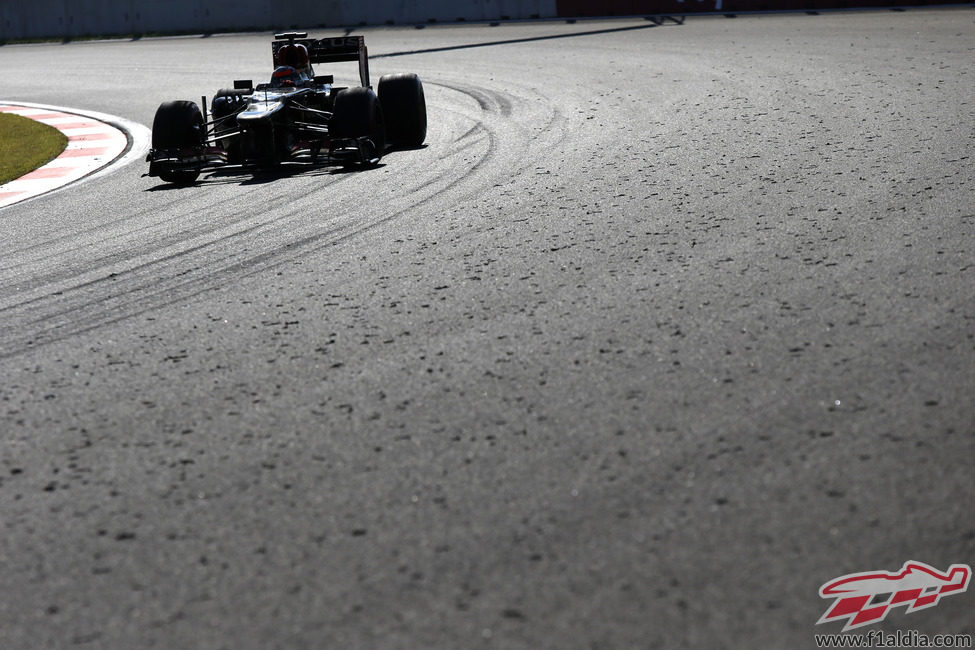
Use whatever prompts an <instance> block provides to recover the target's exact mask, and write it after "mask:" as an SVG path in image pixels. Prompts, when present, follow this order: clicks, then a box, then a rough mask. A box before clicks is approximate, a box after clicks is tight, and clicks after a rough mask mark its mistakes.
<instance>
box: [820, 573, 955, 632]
mask: <svg viewBox="0 0 975 650" xmlns="http://www.w3.org/2000/svg"><path fill="white" fill-rule="evenodd" d="M971 577H972V568H971V567H970V566H968V565H967V564H952V565H951V566H950V567H948V571H946V572H945V573H942V572H941V571H938V570H937V569H935V568H933V567H930V566H928V565H927V564H924V563H923V562H905V563H904V567H903V568H902V569H901V570H900V571H899V572H897V573H888V572H887V571H868V572H866V573H851V574H849V575H845V576H841V577H839V578H836V579H834V580H830V581H829V582H827V583H826V584H824V585H823V586H822V587H820V588H819V596H820V597H821V598H835V599H836V602H834V603H833V605H832V607H830V608H829V609H827V610H826V613H825V614H823V616H822V618H820V619H819V620H818V621H817V622H816V625H819V624H820V623H826V622H829V621H839V620H842V619H844V618H845V619H848V620H847V621H846V625H845V626H844V627H843V632H846V631H847V630H852V629H854V628H858V627H862V626H864V625H870V624H871V623H879V622H880V621H882V620H884V618H886V617H887V612H889V611H890V610H891V608H893V607H898V606H900V605H906V606H907V612H908V613H911V612H916V611H918V610H919V609H927V608H928V607H934V606H935V605H937V604H938V602H939V601H940V600H941V597H942V596H950V595H952V594H960V593H962V592H964V591H966V590H967V589H968V582H969V580H971Z"/></svg>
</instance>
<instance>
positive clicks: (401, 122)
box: [379, 72, 427, 147]
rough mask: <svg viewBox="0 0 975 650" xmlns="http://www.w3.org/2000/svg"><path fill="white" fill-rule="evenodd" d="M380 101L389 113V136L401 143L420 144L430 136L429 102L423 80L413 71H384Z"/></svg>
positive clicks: (407, 144) (391, 139)
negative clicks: (421, 81)
mask: <svg viewBox="0 0 975 650" xmlns="http://www.w3.org/2000/svg"><path fill="white" fill-rule="evenodd" d="M379 101H380V103H381V104H382V107H383V115H385V117H386V137H387V138H388V139H389V141H390V142H391V143H392V144H394V145H396V146H398V147H419V146H420V145H422V144H423V141H424V140H426V137H427V102H426V99H425V97H424V96H423V84H422V83H420V78H419V77H418V76H416V75H415V74H413V73H412V72H403V73H400V74H388V75H384V76H383V77H382V78H380V80H379Z"/></svg>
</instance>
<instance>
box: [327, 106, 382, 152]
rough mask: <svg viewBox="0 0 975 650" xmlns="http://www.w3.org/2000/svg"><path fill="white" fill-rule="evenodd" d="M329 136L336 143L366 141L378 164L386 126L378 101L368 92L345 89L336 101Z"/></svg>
mask: <svg viewBox="0 0 975 650" xmlns="http://www.w3.org/2000/svg"><path fill="white" fill-rule="evenodd" d="M328 130H329V135H330V136H331V138H332V139H333V140H335V139H346V138H349V139H358V138H362V137H366V138H369V139H370V140H371V141H372V143H373V146H374V147H375V149H376V151H375V152H374V153H375V155H374V156H371V158H372V159H373V160H375V161H378V160H379V159H380V158H382V155H383V151H384V150H385V149H386V125H385V122H384V120H383V109H382V106H381V105H380V104H379V98H378V97H377V96H376V93H374V92H373V91H372V89H370V88H348V89H346V90H343V91H342V92H340V93H339V94H338V95H336V97H335V106H334V108H333V113H332V119H331V121H330V122H329V128H328Z"/></svg>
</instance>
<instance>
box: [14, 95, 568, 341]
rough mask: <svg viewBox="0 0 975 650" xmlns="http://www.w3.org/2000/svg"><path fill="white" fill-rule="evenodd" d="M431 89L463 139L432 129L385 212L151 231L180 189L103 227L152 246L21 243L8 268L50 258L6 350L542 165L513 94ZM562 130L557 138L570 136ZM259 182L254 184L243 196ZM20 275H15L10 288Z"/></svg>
mask: <svg viewBox="0 0 975 650" xmlns="http://www.w3.org/2000/svg"><path fill="white" fill-rule="evenodd" d="M428 85H429V86H430V90H431V93H430V94H432V95H435V94H437V92H438V90H439V91H441V94H443V95H445V99H444V104H443V105H435V106H433V108H434V110H435V111H437V112H440V113H441V114H442V115H443V117H444V119H445V122H449V123H450V125H451V130H452V133H454V134H459V135H452V134H451V133H444V134H442V136H441V137H440V138H439V139H438V138H436V137H435V135H436V134H435V133H434V137H433V138H432V142H431V144H430V145H428V146H429V153H430V154H431V155H434V156H436V158H435V160H432V161H431V163H430V165H429V167H427V168H425V170H424V174H421V175H419V177H418V178H415V180H411V182H408V183H407V184H405V185H404V184H403V183H399V184H397V182H396V181H393V183H391V184H390V185H389V187H390V188H393V187H395V190H393V191H395V192H399V193H398V194H393V195H390V196H388V197H385V198H386V199H387V200H386V201H385V202H384V203H383V207H382V208H376V209H375V210H374V211H373V213H372V214H371V215H370V214H366V215H364V214H363V213H362V212H361V211H360V210H358V206H356V205H350V206H348V207H346V208H344V211H339V212H337V213H336V214H332V215H329V219H328V221H327V222H325V223H321V222H319V221H317V220H316V219H313V218H312V217H311V215H313V214H317V213H320V211H321V203H320V202H321V197H320V196H317V195H316V194H315V193H313V194H311V195H310V196H305V197H302V198H299V199H297V200H294V201H290V202H289V203H288V206H287V208H286V209H283V210H280V211H277V212H270V213H264V212H262V213H259V214H254V213H249V214H247V215H245V216H244V217H242V218H239V219H233V218H231V216H232V215H231V214H229V213H228V214H225V215H222V218H221V225H220V227H218V228H213V227H211V226H210V225H209V222H207V224H208V225H205V226H200V227H196V228H194V229H192V230H191V231H189V232H183V233H181V234H180V235H179V236H178V237H173V236H172V235H167V236H165V237H161V238H160V237H156V238H154V233H164V232H167V228H169V225H167V222H170V221H171V222H174V223H175V222H176V221H178V220H179V219H180V216H179V215H181V214H182V213H183V212H185V208H184V207H183V205H182V201H181V200H180V198H179V197H178V195H179V194H181V193H180V192H179V191H175V194H176V195H177V196H175V197H174V199H173V200H172V201H169V200H166V201H165V202H164V205H165V206H166V207H165V212H166V213H171V214H175V215H177V216H173V217H170V218H169V219H168V220H167V221H164V222H152V221H151V220H149V221H148V222H149V223H150V225H145V224H146V223H147V220H146V219H145V218H143V219H138V218H133V217H134V216H135V215H130V216H129V217H126V218H122V219H119V220H114V221H112V222H110V223H107V224H103V225H102V226H100V227H99V230H100V231H103V232H104V234H105V236H106V238H107V237H111V238H113V239H115V240H117V241H122V242H125V241H135V242H138V241H142V242H148V247H146V244H145V243H143V244H142V247H141V248H138V247H136V250H137V252H135V253H133V254H131V255H129V256H127V257H126V258H124V259H119V257H118V256H117V255H116V254H114V253H112V252H111V251H109V250H107V249H102V250H101V251H100V252H99V253H98V254H96V255H95V256H93V257H94V259H87V260H85V259H84V249H83V243H82V241H81V240H80V238H78V240H72V238H71V237H66V238H61V239H60V241H59V242H58V243H59V244H60V246H55V247H54V248H55V250H56V251H57V252H56V253H55V252H50V253H48V251H50V250H51V249H50V242H47V243H45V244H38V245H36V246H32V247H30V248H29V249H26V250H25V251H22V252H26V253H28V255H27V257H26V259H24V258H23V257H18V259H16V260H15V261H14V262H13V263H12V264H9V265H8V266H7V267H6V268H5V270H8V271H9V270H11V269H20V268H26V269H28V270H29V269H30V268H31V267H32V266H33V267H37V266H41V267H42V269H43V270H42V272H41V273H40V274H38V275H37V276H36V278H35V279H34V280H33V281H32V282H31V284H30V285H29V287H28V291H27V292H26V293H21V292H18V293H17V294H14V295H13V296H11V295H9V293H8V296H7V299H8V300H9V299H11V298H12V299H13V301H12V302H9V303H8V304H6V305H3V306H2V307H0V316H2V317H3V318H4V320H5V321H7V322H9V323H10V325H11V327H10V328H9V329H8V334H7V335H6V336H5V337H4V339H3V340H2V342H0V345H2V347H0V358H9V357H12V356H16V355H17V354H19V353H21V352H23V351H26V350H31V349H36V348H37V347H38V346H41V345H45V344H49V343H54V342H57V341H60V340H63V339H65V338H68V337H71V336H74V335H77V334H83V333H86V332H90V331H93V330H97V329H98V328H99V327H103V326H106V325H110V324H113V323H118V322H122V321H124V320H126V319H129V318H133V317H137V316H140V315H145V314H147V313H149V312H152V311H156V310H160V309H166V308H169V307H172V306H174V305H178V304H180V303H183V302H185V301H188V300H190V299H192V298H195V297H197V296H199V295H202V294H205V293H207V292H208V291H212V290H215V289H218V288H221V287H225V286H228V285H231V284H233V283H234V282H235V281H239V280H241V279H245V278H249V277H254V276H258V275H261V274H263V273H267V272H268V271H272V270H274V269H275V268H278V267H281V266H284V265H289V264H296V263H300V262H301V260H302V258H304V257H305V256H308V255H311V254H315V253H319V252H322V251H325V250H327V249H328V248H330V247H333V246H336V245H338V244H340V243H342V242H344V241H347V240H350V239H352V238H355V237H358V236H361V235H363V234H364V233H367V232H369V231H370V230H373V229H375V228H378V227H381V226H383V225H385V224H388V223H390V222H393V221H395V220H397V219H399V218H401V217H403V216H404V215H406V214H409V213H411V212H415V211H418V210H419V211H422V210H424V209H427V206H430V205H433V204H435V202H437V201H447V199H449V202H457V201H461V200H464V199H465V198H468V197H471V196H475V195H479V194H482V193H483V192H485V191H490V188H492V187H494V185H495V184H496V182H497V180H498V179H499V178H502V177H508V176H510V174H512V173H518V170H520V169H524V168H525V167H526V166H528V165H531V164H532V163H533V159H534V156H537V155H538V152H537V151H532V147H533V144H532V143H533V142H534V141H535V140H536V139H537V136H535V135H532V131H533V129H534V130H537V128H538V125H533V124H528V123H520V122H519V121H518V120H519V111H518V109H517V100H516V99H515V98H514V97H512V96H511V95H509V94H507V93H504V92H500V91H496V90H493V89H489V88H482V87H477V86H473V85H471V84H467V83H460V82H455V81H453V80H450V81H446V82H441V81H439V80H438V81H436V82H430V83H428ZM428 101H429V100H428ZM559 120H560V115H559V113H558V111H557V110H556V109H554V108H552V109H551V111H550V112H549V113H548V117H547V120H546V122H544V123H543V125H542V126H543V127H544V128H549V127H554V126H556V125H557V124H558V123H559ZM556 130H557V129H556ZM555 136H556V137H555V138H554V140H553V141H557V140H558V139H559V138H560V137H564V134H563V135H559V134H555ZM502 138H505V140H504V146H503V147H502V146H501V142H502ZM395 158H396V155H395V153H393V154H392V155H390V156H389V159H388V160H389V162H388V163H387V165H389V166H390V169H392V170H393V171H395V165H396V162H395ZM364 173H365V174H368V173H371V172H364ZM404 173H408V172H404ZM326 178H327V179H329V182H327V183H326V184H325V185H324V186H323V187H322V191H323V192H329V191H332V190H335V189H337V188H336V185H339V184H343V183H349V182H353V181H355V180H356V179H357V178H358V179H362V177H361V176H360V175H358V174H349V175H341V176H326ZM405 178H412V177H404V179H405ZM206 185H207V183H206V182H205V181H204V182H203V183H201V186H200V187H198V188H194V191H198V190H202V191H205V189H206ZM404 188H405V191H404ZM259 190H260V188H255V189H254V190H252V191H249V192H247V194H246V195H245V197H250V196H251V195H252V194H253V192H257V191H259ZM253 196H255V197H257V196H258V195H256V194H253ZM245 200H246V198H245ZM159 209H160V205H159V204H158V203H155V202H153V205H152V206H151V207H149V208H146V210H145V211H144V212H143V213H141V214H142V216H143V217H146V216H148V215H150V214H151V213H152V212H154V211H158V210H159ZM170 211H171V212H170ZM113 227H118V228H119V229H120V231H121V232H119V231H118V230H113ZM75 241H77V243H75ZM65 251H71V252H73V253H74V255H73V256H72V257H71V259H72V260H74V262H73V263H72V264H70V265H68V266H67V267H66V268H62V267H61V265H59V264H58V263H57V259H58V257H60V256H61V255H63V254H64V253H65ZM56 256H57V257H56ZM81 269H83V270H81ZM11 282H12V281H10V280H8V282H6V284H7V285H8V289H9V287H10V285H11ZM19 296H23V298H20V299H19Z"/></svg>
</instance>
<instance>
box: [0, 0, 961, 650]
mask: <svg viewBox="0 0 975 650" xmlns="http://www.w3.org/2000/svg"><path fill="white" fill-rule="evenodd" d="M366 38H367V43H368V45H369V47H370V52H371V54H372V55H373V56H374V60H373V62H372V71H373V75H374V78H375V79H378V76H379V75H381V74H384V73H386V72H400V71H414V72H417V73H419V74H420V75H421V77H422V79H423V80H424V83H425V88H426V91H427V99H428V104H429V112H430V124H431V129H430V134H429V137H428V142H427V146H426V147H425V148H422V149H418V150H412V151H401V152H395V153H392V154H390V155H388V156H387V157H386V158H384V161H383V163H384V164H383V165H382V166H380V167H378V168H376V169H372V170H368V171H363V172H360V173H339V170H336V169H332V168H320V169H313V170H305V171H285V172H283V173H282V174H280V175H277V176H254V175H251V174H241V173H221V174H214V175H209V176H206V177H205V178H204V179H203V180H202V182H200V183H199V184H197V185H195V186H192V187H187V188H179V189H173V188H169V187H166V186H164V185H162V184H160V183H159V182H158V180H157V179H152V178H145V177H142V174H143V173H144V172H145V166H144V165H142V164H138V163H136V164H133V165H129V166H127V167H125V168H123V169H121V170H120V171H118V172H116V173H114V174H111V175H109V176H107V177H102V178H99V179H96V180H93V181H91V182H89V183H86V184H84V185H80V186H78V187H76V188H73V189H68V190H63V191H60V192H58V193H56V194H53V195H50V196H47V197H42V198H39V199H35V200H32V201H29V202H26V203H23V204H19V205H15V206H12V207H9V208H6V209H4V210H2V211H0V224H2V228H3V237H2V241H0V319H2V320H0V322H2V331H0V372H2V377H3V379H2V385H0V429H2V447H0V517H2V523H0V530H2V535H0V567H2V571H0V594H2V597H0V646H2V647H4V648H61V647H75V646H79V647H99V648H135V647H139V648H148V647H160V648H164V647H165V648H174V647H195V648H311V647H316V648H360V647H361V648H379V647H382V648H433V647H436V648H476V647H497V648H676V647H682V648H704V647H709V648H723V647H727V648H746V647H747V648H786V647H812V645H813V634H814V633H816V632H836V631H838V630H839V627H840V626H839V625H836V624H833V625H830V626H826V625H822V626H818V627H817V626H816V625H815V623H816V621H817V620H818V619H819V617H820V616H821V615H822V614H823V612H824V611H825V610H826V608H827V606H828V605H829V604H830V601H826V600H823V599H821V598H819V596H818V589H819V587H820V585H822V584H823V583H825V582H827V581H829V580H831V579H833V578H835V577H838V576H840V575H843V574H847V573H854V572H861V571H872V570H887V571H895V570H897V569H899V568H900V567H901V566H902V565H903V563H904V562H905V561H907V560H919V561H922V562H926V563H928V564H930V565H932V566H935V567H937V568H940V569H942V570H943V569H946V568H947V567H948V565H949V564H953V563H968V564H971V563H973V560H975V520H973V516H972V503H973V502H975V485H973V480H972V477H973V472H972V464H973V461H975V407H973V395H975V291H973V288H975V207H973V206H975V171H973V170H975V165H973V161H972V159H971V156H972V152H973V150H975V130H973V124H975V119H973V118H975V115H973V112H975V103H973V97H972V88H973V85H975V77H973V75H972V62H973V60H975V12H973V11H972V9H971V8H955V9H950V10H909V11H903V12H864V13H853V12H850V13H830V14H823V15H806V14H789V15H768V16H751V17H749V16H739V17H738V18H735V19H729V18H724V17H695V18H689V19H688V20H687V21H686V22H685V23H684V24H683V25H677V24H672V23H671V24H665V25H663V26H657V25H655V24H654V23H652V22H649V21H646V20H637V19H629V20H622V19H621V20H608V21H580V22H577V23H573V24H570V23H564V22H540V23H513V24H501V25H498V26H493V27H492V26H488V25H468V26H430V27H427V28H426V29H422V30H421V29H403V28H399V29H393V28H390V29H374V30H367V31H366ZM269 53H270V45H269V37H268V35H267V34H261V35H243V36H222V37H211V38H179V39H161V40H143V41H135V42H114V43H78V44H66V45H62V44H58V45H33V46H16V47H14V46H6V47H2V48H0V76H2V78H3V93H4V99H5V100H7V101H17V100H21V101H30V102H37V103H47V104H55V105H60V106H69V107H77V108H83V109H87V110H95V111H101V112H105V113H110V114H115V115H119V116H122V117H124V118H127V119H129V120H133V121H136V122H140V123H143V124H150V123H151V121H152V116H153V112H154V111H155V108H156V106H157V105H158V104H159V102H161V101H163V100H167V99H176V98H186V99H193V98H196V97H198V96H200V95H202V94H207V95H212V94H213V93H214V92H215V91H216V90H217V89H218V88H221V87H225V86H228V85H230V82H231V81H232V80H233V79H235V78H248V77H250V78H254V79H263V78H264V77H265V76H267V75H268V73H269V70H270V54H269ZM39 70H40V71H42V72H43V74H41V75H40V76H38V74H39ZM973 597H975V596H973V595H972V594H971V593H965V594H961V595H955V596H952V597H950V598H945V599H943V601H942V602H941V604H939V605H938V606H937V607H935V608H933V609H930V610H925V611H922V612H917V613H912V614H906V613H905V612H904V609H903V608H899V609H895V610H894V611H893V612H892V613H891V614H890V615H889V616H888V619H887V620H886V621H885V622H884V623H883V624H881V625H879V626H876V628H875V629H881V630H894V629H916V630H919V631H921V632H924V633H928V634H934V633H975V624H973V620H975V618H973V617H972V613H971V612H972V602H973V601H972V598H973Z"/></svg>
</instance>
